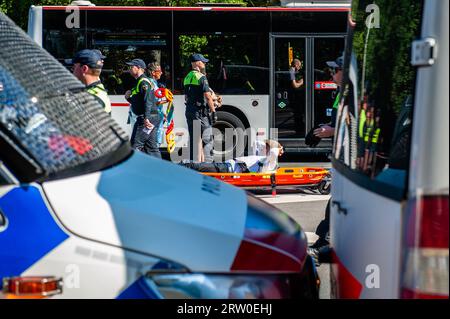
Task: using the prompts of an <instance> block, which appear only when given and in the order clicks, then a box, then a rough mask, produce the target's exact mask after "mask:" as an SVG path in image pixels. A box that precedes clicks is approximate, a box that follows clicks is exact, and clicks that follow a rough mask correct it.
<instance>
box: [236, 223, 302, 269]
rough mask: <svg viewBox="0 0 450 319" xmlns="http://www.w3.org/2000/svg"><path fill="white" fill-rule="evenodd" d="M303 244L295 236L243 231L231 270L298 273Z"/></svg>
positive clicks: (257, 230)
mask: <svg viewBox="0 0 450 319" xmlns="http://www.w3.org/2000/svg"><path fill="white" fill-rule="evenodd" d="M305 260H306V242H304V241H303V240H301V239H300V238H297V237H296V236H292V235H288V234H282V233H277V232H273V231H268V230H263V229H246V230H245V233H244V239H243V240H242V241H241V245H240V246H239V249H238V252H237V254H236V256H235V258H234V261H233V264H232V266H231V270H260V271H293V272H298V271H299V270H301V269H302V267H303V265H304V263H305Z"/></svg>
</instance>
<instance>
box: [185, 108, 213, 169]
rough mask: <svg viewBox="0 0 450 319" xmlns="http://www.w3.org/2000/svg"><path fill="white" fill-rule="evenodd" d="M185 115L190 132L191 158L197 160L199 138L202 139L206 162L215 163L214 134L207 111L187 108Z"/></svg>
mask: <svg viewBox="0 0 450 319" xmlns="http://www.w3.org/2000/svg"><path fill="white" fill-rule="evenodd" d="M185 115H186V122H187V125H188V130H189V152H190V153H189V158H190V159H191V160H192V159H194V158H195V156H196V154H197V149H198V144H199V143H198V139H197V138H200V137H201V139H202V145H203V153H204V154H205V162H213V161H214V157H213V132H212V126H211V121H210V119H209V117H208V115H207V114H206V110H205V109H203V110H201V109H193V107H186V113H185ZM194 152H195V153H194Z"/></svg>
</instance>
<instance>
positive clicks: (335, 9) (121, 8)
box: [42, 6, 350, 12]
mask: <svg viewBox="0 0 450 319" xmlns="http://www.w3.org/2000/svg"><path fill="white" fill-rule="evenodd" d="M42 8H43V9H44V10H66V8H77V9H78V10H81V11H243V12H255V11H263V12H271V11H272V12H277V11H282V12H287V11H306V12H309V11H318V12H349V11H350V8H346V7H325V8H317V7H316V8H311V7H295V8H266V7H252V8H239V7H178V8H177V7H138V6H133V7H125V6H119V7H108V6H95V7H87V6H86V7H85V6H80V7H78V6H43V7H42Z"/></svg>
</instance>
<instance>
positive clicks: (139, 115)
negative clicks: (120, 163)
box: [125, 59, 161, 158]
mask: <svg viewBox="0 0 450 319" xmlns="http://www.w3.org/2000/svg"><path fill="white" fill-rule="evenodd" d="M126 64H127V65H128V66H129V68H130V69H129V71H130V75H131V76H132V77H133V78H135V79H136V86H135V87H134V88H133V89H132V90H131V91H130V90H128V91H127V92H125V99H126V100H127V101H128V102H129V103H130V104H131V106H130V111H131V113H132V114H131V115H132V117H133V118H135V123H134V126H133V133H132V134H131V146H132V147H133V148H134V149H137V150H139V151H141V152H144V153H147V154H149V155H152V156H155V157H158V158H161V153H160V151H159V147H158V143H157V127H158V125H159V123H160V121H161V116H160V113H159V111H158V107H157V105H156V97H155V90H156V89H157V87H156V86H155V84H154V82H152V81H151V80H150V79H149V78H148V77H147V76H146V75H145V69H146V64H145V62H144V61H143V60H141V59H134V60H132V61H129V62H126Z"/></svg>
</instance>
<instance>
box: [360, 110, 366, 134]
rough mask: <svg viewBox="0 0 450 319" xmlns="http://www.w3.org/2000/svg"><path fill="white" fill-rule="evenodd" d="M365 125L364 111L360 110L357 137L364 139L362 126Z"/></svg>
mask: <svg viewBox="0 0 450 319" xmlns="http://www.w3.org/2000/svg"><path fill="white" fill-rule="evenodd" d="M365 123H366V111H365V110H364V109H362V110H361V113H360V114H359V130H358V132H359V137H360V138H363V137H364V124H365Z"/></svg>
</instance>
